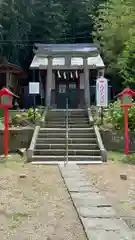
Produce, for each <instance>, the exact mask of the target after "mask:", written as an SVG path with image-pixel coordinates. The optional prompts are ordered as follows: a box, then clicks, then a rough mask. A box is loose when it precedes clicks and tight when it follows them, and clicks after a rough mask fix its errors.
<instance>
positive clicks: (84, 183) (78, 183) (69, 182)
mask: <svg viewBox="0 0 135 240" xmlns="http://www.w3.org/2000/svg"><path fill="white" fill-rule="evenodd" d="M65 182H66V184H67V185H68V187H73V186H74V187H84V186H85V187H86V186H87V187H93V185H92V184H90V183H88V182H87V181H85V180H78V181H77V179H74V180H73V179H67V178H65Z"/></svg>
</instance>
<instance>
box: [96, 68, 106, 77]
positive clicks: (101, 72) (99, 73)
mask: <svg viewBox="0 0 135 240" xmlns="http://www.w3.org/2000/svg"><path fill="white" fill-rule="evenodd" d="M104 72H105V69H104V68H103V69H98V76H97V77H98V78H99V77H101V76H102V77H104Z"/></svg>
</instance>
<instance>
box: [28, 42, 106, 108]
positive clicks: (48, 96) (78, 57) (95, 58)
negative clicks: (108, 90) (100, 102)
mask: <svg viewBox="0 0 135 240" xmlns="http://www.w3.org/2000/svg"><path fill="white" fill-rule="evenodd" d="M33 51H34V54H35V56H34V58H33V61H32V63H31V65H30V69H31V70H32V71H33V81H35V82H37V81H39V82H40V95H41V100H42V104H44V105H45V106H48V107H52V108H58V109H65V108H66V99H67V97H68V103H69V108H70V109H76V108H84V107H85V106H86V107H87V106H90V105H92V104H94V102H95V86H96V79H97V78H98V77H100V76H104V67H105V66H104V63H103V60H102V58H101V56H100V54H99V49H98V47H97V45H95V44H35V46H34V50H33Z"/></svg>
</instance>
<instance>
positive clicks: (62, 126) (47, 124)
mask: <svg viewBox="0 0 135 240" xmlns="http://www.w3.org/2000/svg"><path fill="white" fill-rule="evenodd" d="M45 126H46V127H47V128H49V127H50V128H53V127H54V128H65V127H66V124H50V123H46V124H45ZM68 127H70V128H87V127H89V124H68Z"/></svg>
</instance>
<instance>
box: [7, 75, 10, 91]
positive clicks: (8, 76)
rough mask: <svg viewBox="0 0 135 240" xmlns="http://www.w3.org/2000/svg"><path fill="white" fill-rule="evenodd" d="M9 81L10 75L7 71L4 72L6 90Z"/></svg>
mask: <svg viewBox="0 0 135 240" xmlns="http://www.w3.org/2000/svg"><path fill="white" fill-rule="evenodd" d="M9 81H10V73H9V72H8V71H7V72H6V88H8V85H9Z"/></svg>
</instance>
